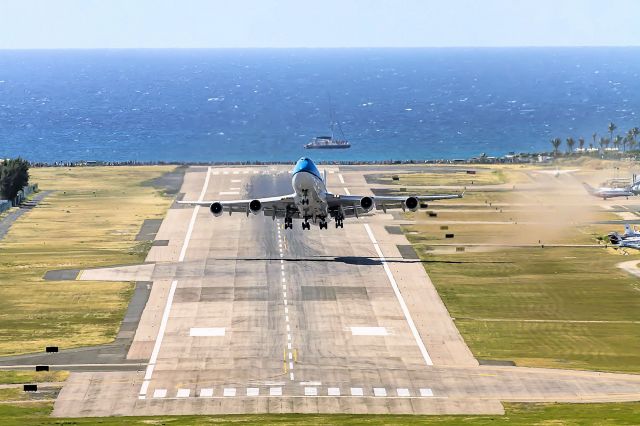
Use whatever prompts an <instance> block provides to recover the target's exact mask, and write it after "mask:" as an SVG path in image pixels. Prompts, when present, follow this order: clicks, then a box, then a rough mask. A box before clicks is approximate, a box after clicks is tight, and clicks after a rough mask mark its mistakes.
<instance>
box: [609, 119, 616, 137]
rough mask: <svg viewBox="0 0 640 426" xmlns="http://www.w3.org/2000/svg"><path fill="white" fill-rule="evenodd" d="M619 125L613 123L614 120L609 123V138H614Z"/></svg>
mask: <svg viewBox="0 0 640 426" xmlns="http://www.w3.org/2000/svg"><path fill="white" fill-rule="evenodd" d="M617 128H618V126H616V125H615V124H613V121H612V122H610V123H609V125H608V126H607V130H609V140H613V131H614V130H616V129H617Z"/></svg>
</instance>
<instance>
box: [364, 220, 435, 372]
mask: <svg viewBox="0 0 640 426" xmlns="http://www.w3.org/2000/svg"><path fill="white" fill-rule="evenodd" d="M364 229H366V231H367V234H368V235H369V239H370V240H371V242H372V243H373V247H374V249H375V250H376V253H377V254H378V258H379V259H380V262H381V263H382V267H383V268H384V271H385V272H386V273H387V278H389V282H390V283H391V288H392V289H393V292H394V293H395V295H396V298H397V299H398V303H400V308H401V309H402V313H403V314H404V318H405V320H406V321H407V324H409V328H410V329H411V333H412V334H413V337H414V339H415V340H416V344H417V345H418V349H420V353H421V354H422V358H424V362H425V363H426V364H427V365H433V361H431V357H430V356H429V352H427V348H426V347H425V345H424V342H423V341H422V337H420V333H418V329H417V328H416V325H415V324H414V322H413V319H412V318H411V313H410V312H409V308H407V304H406V303H405V301H404V298H403V297H402V293H400V289H399V288H398V283H396V280H395V278H393V274H392V273H391V268H389V265H388V264H387V261H386V259H385V258H384V255H383V254H382V250H380V246H379V245H378V241H376V238H375V237H374V236H373V232H372V231H371V227H370V226H369V224H368V223H365V224H364Z"/></svg>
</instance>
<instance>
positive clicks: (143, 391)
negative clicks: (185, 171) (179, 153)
mask: <svg viewBox="0 0 640 426" xmlns="http://www.w3.org/2000/svg"><path fill="white" fill-rule="evenodd" d="M210 178H211V167H208V168H207V176H206V177H205V179H204V184H203V185H202V191H200V196H199V197H198V201H202V200H204V195H205V194H206V192H207V188H208V187H209V179H210ZM199 211H200V206H196V207H195V208H194V209H193V213H192V214H191V221H190V222H189V226H188V227H187V234H186V236H185V238H184V242H183V243H182V249H181V250H180V256H179V257H178V262H183V261H184V257H185V255H186V253H187V247H189V241H190V240H191V234H192V233H193V227H194V225H195V222H196V218H197V217H198V212H199ZM177 287H178V281H177V280H173V281H172V282H171V287H170V288H169V294H168V296H167V303H166V304H165V306H164V311H163V312H162V319H161V321H160V327H159V328H158V335H157V336H156V341H155V343H154V345H153V350H152V351H151V358H149V364H148V365H147V369H146V370H145V374H144V379H143V380H142V386H141V387H140V393H139V394H138V398H139V399H146V397H147V390H148V389H149V383H150V382H151V377H153V370H154V368H155V366H156V362H157V361H158V354H159V353H160V346H161V345H162V340H163V339H164V332H165V330H166V329H167V322H168V321H169V313H170V312H171V305H172V304H173V297H174V295H175V293H176V288H177Z"/></svg>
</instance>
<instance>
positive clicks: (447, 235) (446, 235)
mask: <svg viewBox="0 0 640 426" xmlns="http://www.w3.org/2000/svg"><path fill="white" fill-rule="evenodd" d="M444 237H445V238H453V234H444Z"/></svg>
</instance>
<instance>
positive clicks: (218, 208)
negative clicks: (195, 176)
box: [209, 201, 222, 217]
mask: <svg viewBox="0 0 640 426" xmlns="http://www.w3.org/2000/svg"><path fill="white" fill-rule="evenodd" d="M209 210H211V214H213V215H214V216H216V217H218V216H220V215H221V214H222V204H220V203H219V202H217V201H216V202H215V203H211V205H210V206H209Z"/></svg>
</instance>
